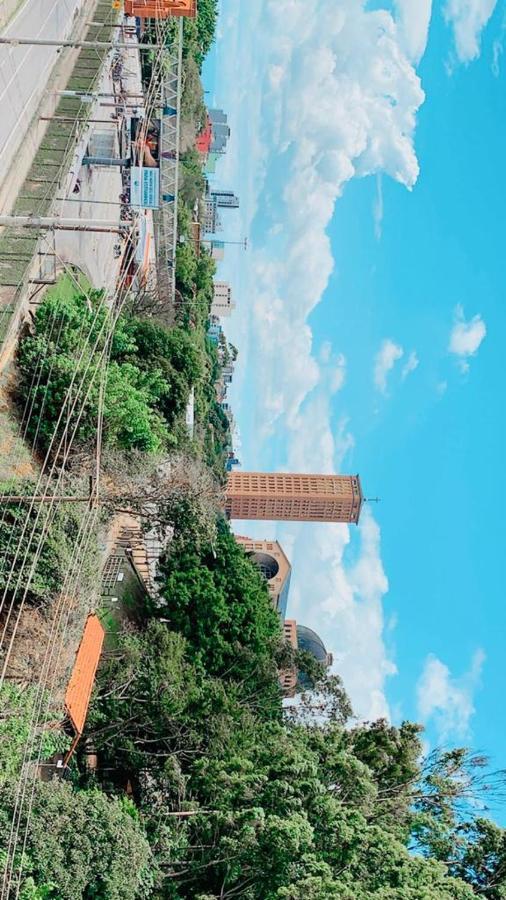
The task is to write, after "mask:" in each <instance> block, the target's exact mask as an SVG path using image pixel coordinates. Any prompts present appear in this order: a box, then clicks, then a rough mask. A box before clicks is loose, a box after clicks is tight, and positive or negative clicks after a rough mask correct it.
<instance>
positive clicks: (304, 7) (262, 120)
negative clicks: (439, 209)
mask: <svg viewBox="0 0 506 900" xmlns="http://www.w3.org/2000/svg"><path fill="white" fill-rule="evenodd" d="M242 6H243V5H242V4H241V7H242ZM368 7H369V4H368V2H366V0H339V2H338V3H337V4H334V3H329V0H255V3H254V4H247V5H244V13H243V14H242V15H241V17H240V19H239V21H238V25H239V28H238V30H237V29H236V30H235V31H231V33H230V34H231V36H230V39H228V38H226V40H227V46H226V47H225V48H224V53H223V57H224V67H225V70H226V71H227V72H228V75H229V77H228V85H229V86H230V85H233V92H232V91H231V90H230V87H228V91H229V94H228V96H226V95H224V96H223V99H222V101H221V102H223V106H224V108H227V109H228V110H229V112H230V121H231V124H232V125H233V129H237V131H238V132H240V136H241V141H242V150H243V148H244V146H247V147H248V166H247V167H246V171H245V167H244V158H243V155H242V152H241V149H240V147H239V146H238V144H239V142H237V143H236V142H235V140H234V137H233V136H232V138H231V142H230V149H229V152H228V153H227V158H226V160H225V162H224V167H223V169H222V171H223V173H224V176H225V175H226V179H225V177H224V180H227V182H229V183H231V184H234V183H240V184H241V210H240V214H241V216H242V223H243V229H244V231H243V233H245V234H251V235H252V242H251V249H250V251H249V253H248V256H247V258H246V259H245V258H244V257H242V259H241V272H240V273H239V271H238V270H237V271H236V273H235V274H236V277H237V293H238V295H241V296H244V297H245V298H248V297H249V298H252V302H251V304H250V305H247V304H246V301H245V307H246V308H245V314H244V316H241V317H236V321H238V324H237V325H235V324H234V319H232V322H231V326H232V329H233V328H234V327H236V328H237V329H239V328H242V329H243V332H242V335H243V338H242V340H244V341H245V340H246V339H247V340H248V342H249V352H244V351H243V350H242V341H241V355H240V357H239V375H241V367H242V366H244V360H245V359H247V360H248V366H249V373H250V374H251V376H252V380H253V386H252V390H251V391H250V392H248V394H247V395H246V392H244V391H242V399H243V402H248V404H249V405H248V416H249V417H251V428H252V431H254V433H255V436H256V438H257V441H256V444H255V446H253V445H251V446H250V447H249V448H248V454H249V458H248V457H247V458H245V463H246V464H247V465H248V466H260V465H262V464H264V463H265V461H266V459H267V460H268V459H269V458H270V452H271V451H270V449H269V448H270V447H272V446H273V441H272V440H268V439H272V437H273V436H274V435H276V436H278V435H279V437H280V442H283V441H285V440H286V447H287V456H286V466H287V468H291V469H292V470H293V469H295V468H297V469H300V470H301V471H304V470H305V471H311V470H315V468H317V469H318V470H320V471H327V472H330V471H338V470H339V469H338V466H339V465H340V463H341V462H342V461H343V460H344V459H345V457H347V456H348V457H349V456H350V455H351V453H352V450H353V444H354V440H353V435H352V433H351V431H350V427H349V423H348V421H347V418H346V415H345V411H343V414H342V415H340V416H337V414H336V412H335V409H334V408H333V406H332V401H331V397H332V392H333V391H334V392H335V391H336V390H338V389H339V388H340V387H341V386H342V384H343V380H344V366H343V365H340V364H339V362H336V361H333V360H332V348H331V347H330V346H327V345H324V346H323V347H322V348H321V352H320V355H319V358H317V357H316V355H315V352H314V350H313V335H312V330H311V327H310V324H308V322H309V319H310V316H311V313H312V312H313V311H314V309H315V307H316V306H317V305H318V304H319V303H320V302H321V299H322V297H323V295H324V293H325V291H326V289H327V287H328V284H329V279H330V277H331V275H332V273H333V270H334V260H333V256H332V248H331V245H330V240H329V237H328V233H327V231H328V226H329V224H330V222H331V219H332V216H333V214H334V209H335V205H336V202H337V200H338V199H339V197H340V196H341V195H342V193H343V191H344V189H345V187H346V185H347V183H348V182H349V181H350V180H351V179H352V178H354V177H363V176H367V175H379V174H382V175H384V176H389V177H391V178H393V179H394V180H396V181H397V182H398V183H400V184H402V185H404V186H405V187H406V188H407V189H408V190H410V189H411V188H412V187H413V186H414V184H415V183H416V180H417V178H418V173H419V166H418V161H417V157H416V152H415V146H414V136H415V129H416V117H417V112H418V110H419V108H420V106H421V104H422V103H423V101H424V93H423V90H422V88H421V84H420V79H419V78H418V76H417V74H416V71H415V69H414V66H413V61H412V57H410V56H409V55H408V52H407V51H406V46H407V45H406V44H405V43H404V40H401V36H400V29H399V25H398V23H397V22H396V20H395V18H394V16H393V15H392V14H391V13H389V12H387V11H386V10H371V9H369V8H368ZM238 32H242V38H241V36H240V35H239V37H238ZM252 33H254V34H255V35H256V36H257V41H256V42H255V44H256V48H261V52H258V50H257V52H256V53H255V54H254V55H252V54H251V51H250V48H251V34H252ZM228 40H230V43H228ZM236 44H237V46H236ZM410 53H411V51H410ZM252 81H254V83H255V84H256V85H257V87H258V90H256V91H255V92H254V93H255V96H254V97H252V95H251V89H250V86H251V83H252ZM233 134H234V131H233ZM234 166H235V171H234ZM257 213H258V215H257ZM279 222H282V223H283V229H282V230H279V229H278V228H276V225H277V223H279ZM272 226H274V228H272ZM270 228H271V229H272V230H271V231H270V234H269V229H270ZM260 233H262V234H266V235H268V238H267V240H265V242H262V241H261V240H259V238H258V235H259V234H260ZM227 265H229V263H228V261H227ZM237 268H238V267H237ZM244 273H247V275H245V274H244ZM230 280H231V281H232V282H233V283H234V284H235V282H234V278H233V277H232V278H231V279H230ZM231 337H232V339H233V338H234V334H233V330H232V334H231ZM238 342H239V341H238ZM253 360H254V362H253ZM239 383H240V382H239ZM244 397H246V400H244ZM238 399H239V400H240V399H241V398H238ZM239 415H240V409H239ZM243 431H244V429H243ZM276 458H277V460H279V459H280V454H279V450H278V452H277V457H276ZM307 528H309V530H310V532H311V540H309V533H308V532H307V531H306V529H307ZM279 529H281V530H280V532H279V535H280V537H281V538H282V540H283V542H284V543H285V544H286V546H287V549H288V552H289V553H291V552H293V553H294V555H295V557H296V572H294V584H295V589H294V593H293V595H292V600H291V604H293V606H295V607H296V604H297V598H299V599H300V598H302V599H304V597H305V599H306V603H307V596H305V593H306V590H307V586H309V585H310V586H311V602H312V604H314V611H315V617H316V615H317V614H318V615H319V614H320V612H321V613H322V615H324V621H323V622H322V631H323V632H324V633H325V630H326V627H327V626H328V628H329V629H331V632H330V633H331V635H332V641H329V644H332V645H333V646H332V645H331V646H329V649H335V650H337V656H336V660H337V665H338V668H339V670H340V671H342V673H343V674H344V676H345V678H346V683H347V687H348V689H349V690H350V693H351V695H352V699H353V700H354V702H355V705H356V708H357V710H358V711H359V712H360V714H361V715H364V716H370V717H372V716H374V715H380V714H383V713H385V712H386V711H387V704H386V700H385V696H384V686H385V680H386V678H387V676H388V675H389V674H392V672H393V666H392V664H391V663H390V662H389V660H388V655H387V653H386V651H385V647H384V644H383V638H382V629H383V613H382V596H383V593H384V591H385V590H386V587H387V586H386V578H385V577H384V573H383V570H382V567H381V558H380V536H379V529H378V528H377V525H376V523H374V521H373V520H372V522H371V521H369V518H368V516H367V514H366V515H365V516H364V523H363V525H362V526H361V528H360V531H359V534H360V535H361V541H360V552H359V556H358V559H359V560H361V565H359V564H358V563H357V562H354V563H353V564H352V563H351V562H350V560H349V559H348V556H347V555H346V548H347V547H348V543H349V540H350V535H349V529H348V528H346V526H340V525H335V526H334V525H321V526H319V527H318V529H317V531H316V530H315V529H312V530H311V526H279ZM297 529H298V530H297ZM299 540H300V541H301V543H300V544H298V541H299ZM297 546H298V547H299V552H297ZM292 548H293V550H292ZM353 558H355V557H353ZM315 570H318V574H317V575H316V574H315ZM296 573H299V574H296ZM297 585H298V587H297ZM304 586H306V587H304ZM320 596H321V597H322V598H323V600H322V601H320V599H319V598H320ZM332 599H333V600H334V603H336V602H337V603H338V605H339V604H342V609H343V611H342V615H341V614H339V615H338V614H337V612H336V611H335V610H334V609H333V607H332ZM292 608H293V607H292ZM308 624H309V625H311V624H313V625H314V624H318V622H317V620H315V621H313V622H310V621H309V622H308ZM324 636H325V634H324ZM334 638H335V640H334ZM352 648H353V649H352ZM364 661H367V665H366V666H364Z"/></svg>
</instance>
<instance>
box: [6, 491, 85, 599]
mask: <svg viewBox="0 0 506 900" xmlns="http://www.w3.org/2000/svg"><path fill="white" fill-rule="evenodd" d="M36 489H37V485H36V483H35V482H34V481H30V480H28V479H27V480H25V481H13V482H11V483H9V484H5V483H4V484H1V485H0V490H1V492H2V493H4V494H11V493H13V494H14V493H15V495H16V496H23V495H27V496H28V495H30V494H33V492H34V490H36ZM38 490H39V492H40V493H42V492H43V491H44V490H45V482H44V481H43V482H42V483H41V484H40V485H38ZM82 521H83V510H82V508H80V506H79V505H78V504H72V503H69V504H65V505H63V504H58V503H57V504H54V505H53V506H52V505H51V504H50V503H49V502H48V503H46V504H41V503H33V504H30V503H29V502H27V501H21V500H18V501H12V502H11V503H8V504H7V503H6V504H4V506H3V509H2V516H1V518H0V605H1V608H2V609H4V610H5V612H7V610H8V609H9V606H10V604H11V602H12V601H13V600H14V601H15V602H16V604H19V603H21V602H22V601H23V602H25V601H26V602H27V603H31V604H36V605H37V606H45V605H47V604H48V603H49V602H50V601H51V600H54V599H55V598H56V597H57V596H58V595H59V593H60V592H61V590H62V585H64V584H65V578H66V576H69V575H70V574H71V573H72V570H73V567H72V562H73V560H75V547H76V545H77V544H78V543H79V535H80V528H81V524H82ZM87 535H88V539H87V542H86V552H84V551H81V554H80V581H81V583H82V584H85V583H86V582H87V580H88V576H89V574H90V558H91V557H93V556H94V554H95V553H96V552H97V543H96V540H95V539H94V536H93V535H90V533H89V528H88V529H87ZM94 565H95V564H94V563H93V566H94Z"/></svg>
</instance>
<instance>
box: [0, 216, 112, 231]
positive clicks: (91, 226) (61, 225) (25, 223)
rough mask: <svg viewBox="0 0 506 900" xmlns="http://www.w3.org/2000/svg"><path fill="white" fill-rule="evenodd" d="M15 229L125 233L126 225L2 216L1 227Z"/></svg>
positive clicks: (104, 221)
mask: <svg viewBox="0 0 506 900" xmlns="http://www.w3.org/2000/svg"><path fill="white" fill-rule="evenodd" d="M1 225H11V226H12V227H14V228H48V229H50V230H51V229H53V228H54V229H56V230H58V231H97V232H108V233H109V232H115V231H116V232H124V231H125V230H127V229H128V225H127V224H126V223H124V224H122V223H120V222H117V221H114V220H111V219H60V218H58V217H57V216H0V226H1Z"/></svg>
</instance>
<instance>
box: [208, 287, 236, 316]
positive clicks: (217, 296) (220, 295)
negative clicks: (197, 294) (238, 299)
mask: <svg viewBox="0 0 506 900" xmlns="http://www.w3.org/2000/svg"><path fill="white" fill-rule="evenodd" d="M234 309H235V303H234V301H233V300H232V288H231V287H230V285H229V284H228V282H226V281H215V282H214V298H213V302H212V306H211V315H212V316H217V317H218V318H220V319H222V318H223V317H224V316H230V315H232V311H233V310H234Z"/></svg>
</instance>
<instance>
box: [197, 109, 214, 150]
mask: <svg viewBox="0 0 506 900" xmlns="http://www.w3.org/2000/svg"><path fill="white" fill-rule="evenodd" d="M212 142H213V127H212V124H211V119H210V118H209V116H208V117H207V121H206V124H205V127H204V129H203V130H202V131H201V132H200V134H198V135H197V137H196V139H195V147H196V149H197V150H198V151H199V153H209V150H210V149H211V144H212Z"/></svg>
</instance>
